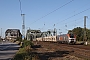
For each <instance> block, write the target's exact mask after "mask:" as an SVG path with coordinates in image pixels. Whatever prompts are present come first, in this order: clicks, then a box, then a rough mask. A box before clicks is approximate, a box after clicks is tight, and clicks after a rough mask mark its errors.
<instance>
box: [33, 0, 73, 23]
mask: <svg viewBox="0 0 90 60" xmlns="http://www.w3.org/2000/svg"><path fill="white" fill-rule="evenodd" d="M73 1H74V0H71V1H69V2H67V3H66V4H64V5H62V6H60V7H59V8H57V9H55V10H53V11H51V12H50V13H48V14H46V15H44V16H42V17H41V18H39V19H38V20H41V19H42V18H44V17H46V16H48V15H50V14H52V13H53V12H55V11H57V10H59V9H61V8H62V7H64V6H66V5H68V4H70V3H71V2H73ZM38 20H35V21H34V22H33V23H35V22H37V21H38ZM33 23H32V24H33Z"/></svg>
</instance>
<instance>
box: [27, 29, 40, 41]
mask: <svg viewBox="0 0 90 60" xmlns="http://www.w3.org/2000/svg"><path fill="white" fill-rule="evenodd" d="M38 37H41V31H40V30H31V29H29V30H27V33H26V38H27V40H33V39H35V38H38Z"/></svg>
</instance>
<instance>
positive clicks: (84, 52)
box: [38, 42, 90, 60]
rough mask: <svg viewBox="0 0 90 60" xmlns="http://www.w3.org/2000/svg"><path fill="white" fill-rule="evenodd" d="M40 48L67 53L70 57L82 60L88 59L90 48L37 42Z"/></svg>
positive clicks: (89, 57)
mask: <svg viewBox="0 0 90 60" xmlns="http://www.w3.org/2000/svg"><path fill="white" fill-rule="evenodd" d="M38 44H40V45H41V46H42V47H45V48H47V49H51V50H54V51H69V54H70V55H73V56H76V57H79V58H82V59H87V60H89V59H90V48H89V47H90V46H84V45H67V44H58V43H50V42H38Z"/></svg>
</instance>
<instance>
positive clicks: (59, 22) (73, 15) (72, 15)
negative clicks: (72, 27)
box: [56, 8, 90, 25]
mask: <svg viewBox="0 0 90 60" xmlns="http://www.w3.org/2000/svg"><path fill="white" fill-rule="evenodd" d="M89 9H90V8H88V9H85V10H83V11H81V12H79V13H77V14H74V15H72V16H70V17H68V18H66V19H65V20H62V21H60V22H63V21H66V20H68V19H70V18H72V17H74V16H77V15H79V14H81V13H83V12H85V11H87V10H89ZM60 22H57V23H56V25H57V24H59V23H60Z"/></svg>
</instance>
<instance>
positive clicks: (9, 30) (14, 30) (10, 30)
mask: <svg viewBox="0 0 90 60" xmlns="http://www.w3.org/2000/svg"><path fill="white" fill-rule="evenodd" d="M18 31H20V30H19V29H7V30H6V32H7V33H9V32H18ZM6 32H5V33H6Z"/></svg>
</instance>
